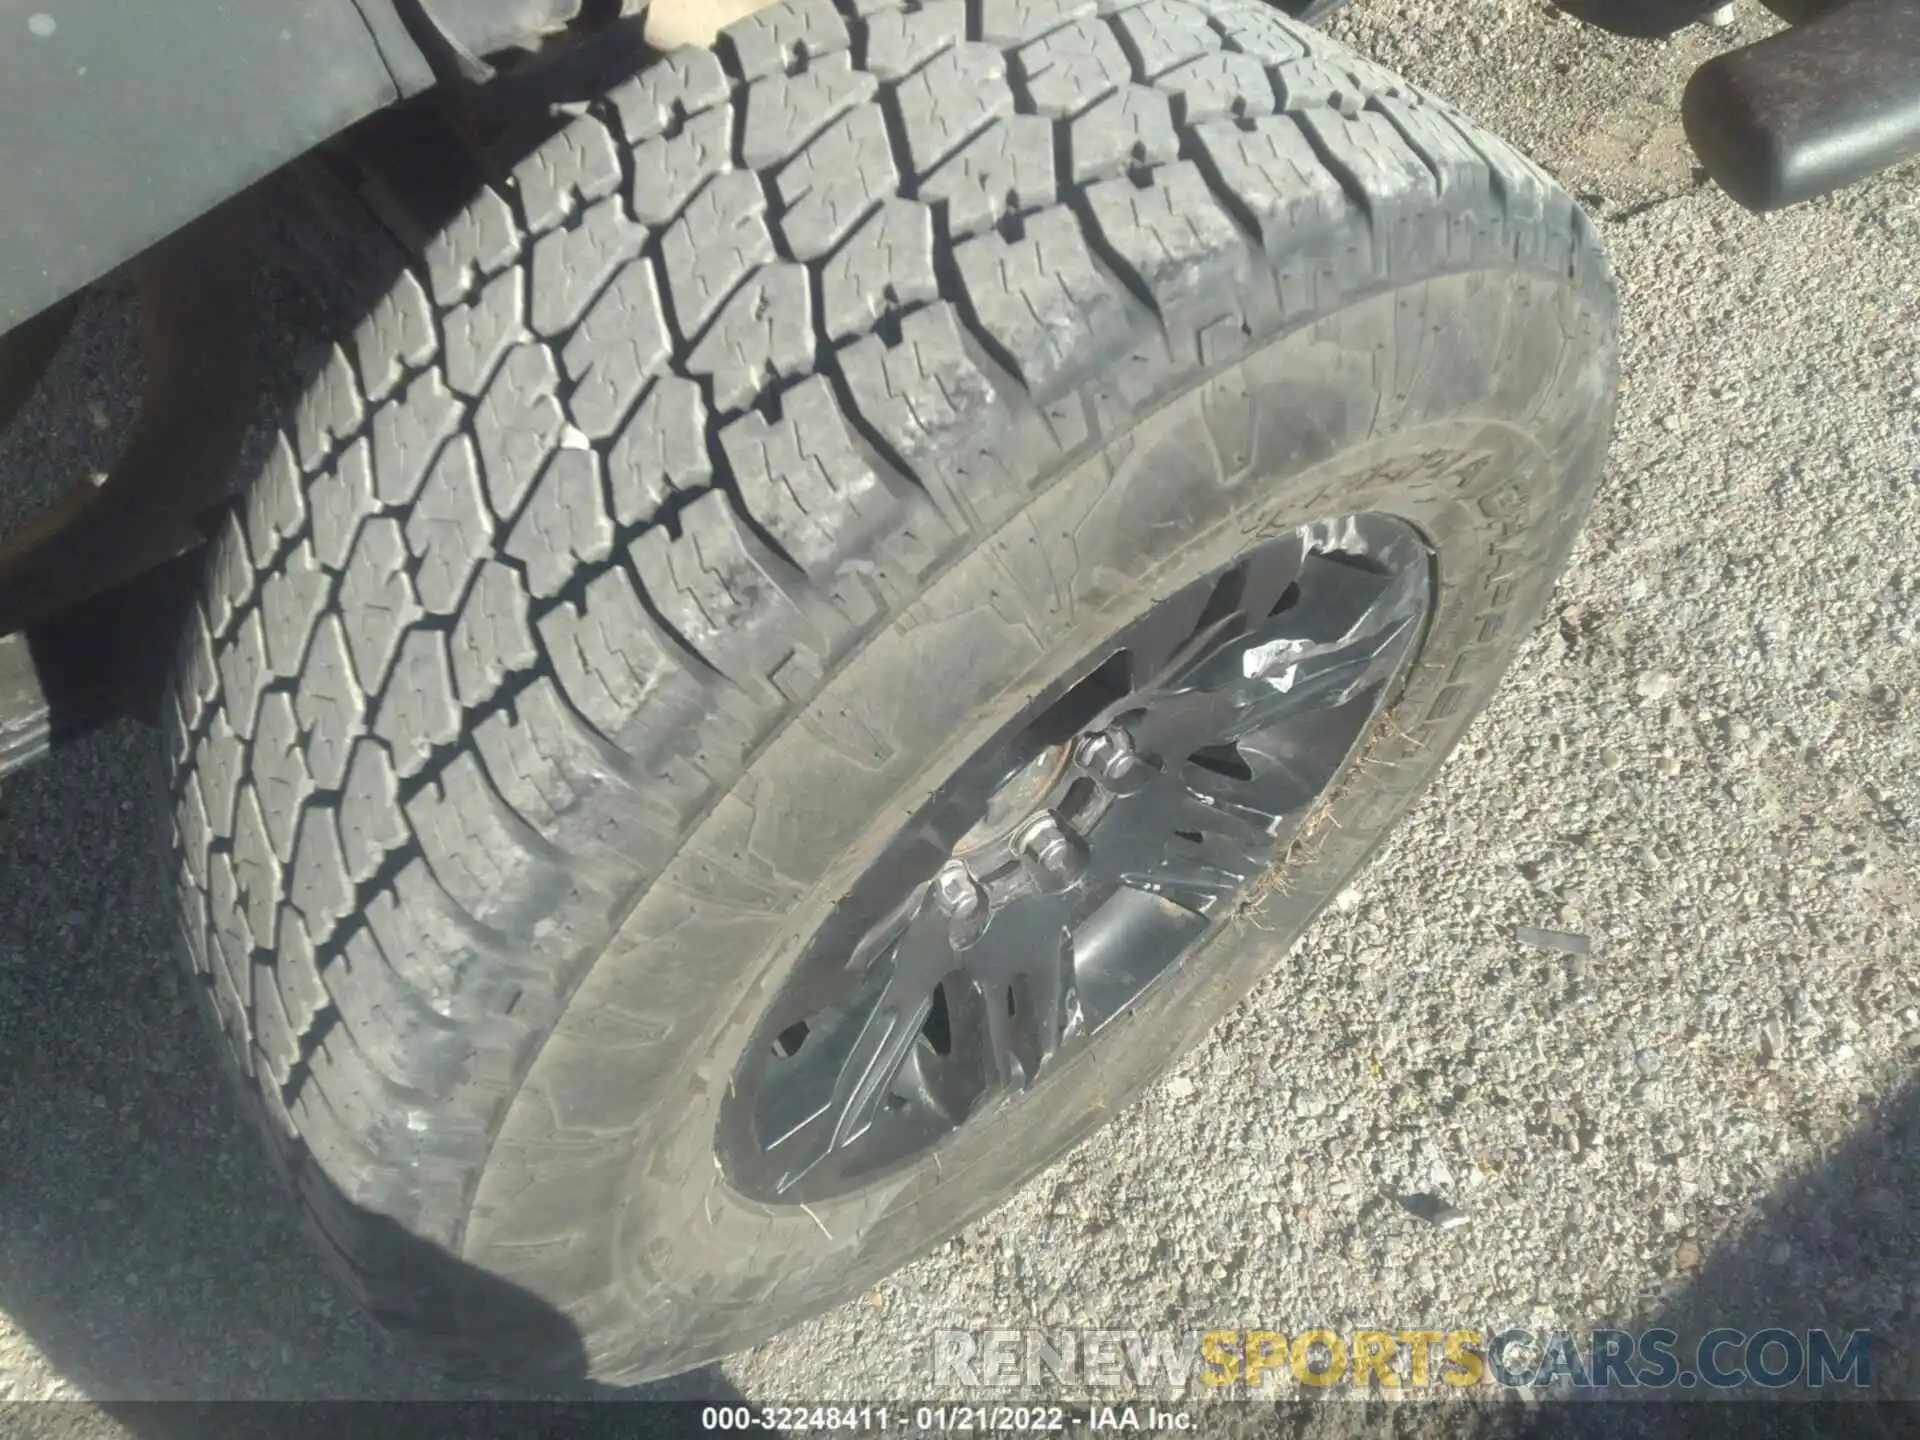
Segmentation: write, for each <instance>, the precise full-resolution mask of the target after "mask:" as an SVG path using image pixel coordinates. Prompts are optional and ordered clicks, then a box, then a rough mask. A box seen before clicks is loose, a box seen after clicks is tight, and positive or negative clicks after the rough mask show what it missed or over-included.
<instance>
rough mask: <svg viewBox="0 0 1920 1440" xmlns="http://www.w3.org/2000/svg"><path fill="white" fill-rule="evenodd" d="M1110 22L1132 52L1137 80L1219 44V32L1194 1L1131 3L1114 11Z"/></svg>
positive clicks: (1206, 51)
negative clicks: (1189, 3)
mask: <svg viewBox="0 0 1920 1440" xmlns="http://www.w3.org/2000/svg"><path fill="white" fill-rule="evenodd" d="M1109 23H1111V24H1112V26H1113V28H1114V29H1115V30H1116V31H1118V32H1119V34H1120V36H1121V37H1122V42H1123V43H1124V44H1125V45H1126V46H1127V47H1128V48H1129V49H1130V50H1131V51H1132V52H1133V55H1134V56H1135V72H1136V73H1135V77H1134V78H1136V79H1139V80H1151V79H1153V78H1154V77H1155V76H1156V75H1162V74H1165V73H1166V72H1167V71H1169V70H1171V69H1173V68H1174V67H1175V66H1178V65H1184V64H1186V63H1187V62H1188V61H1190V60H1197V59H1198V58H1199V57H1200V56H1202V55H1211V54H1213V53H1214V52H1215V51H1216V50H1218V49H1219V48H1220V43H1221V40H1220V34H1219V32H1218V31H1216V30H1215V29H1214V28H1213V27H1212V26H1211V25H1209V24H1208V23H1207V12H1206V11H1205V10H1203V9H1201V8H1200V7H1199V6H1197V5H1183V4H1178V3H1163V4H1157V5H1132V6H1129V7H1128V8H1126V9H1124V10H1121V11H1119V12H1117V13H1116V14H1115V15H1114V16H1113V17H1112V18H1111V21H1110V22H1109Z"/></svg>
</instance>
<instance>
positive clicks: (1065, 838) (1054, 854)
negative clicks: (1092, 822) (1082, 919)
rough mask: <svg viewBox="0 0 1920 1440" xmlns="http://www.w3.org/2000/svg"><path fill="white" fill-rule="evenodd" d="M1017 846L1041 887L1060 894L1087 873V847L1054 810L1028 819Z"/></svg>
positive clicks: (1017, 838)
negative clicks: (1061, 821) (1063, 823)
mask: <svg viewBox="0 0 1920 1440" xmlns="http://www.w3.org/2000/svg"><path fill="white" fill-rule="evenodd" d="M1014 849H1015V850H1017V851H1018V852H1019V854H1020V857H1021V858H1022V859H1023V860H1024V861H1025V862H1026V864H1027V869H1028V870H1029V871H1030V872H1031V873H1032V874H1033V877H1034V879H1035V880H1036V881H1037V882H1038V883H1039V885H1040V888H1041V889H1043V890H1047V891H1050V892H1052V893H1053V894H1056V895H1057V894H1059V893H1060V892H1061V891H1063V890H1071V889H1072V888H1073V887H1074V886H1075V885H1076V884H1078V883H1079V881H1080V877H1081V876H1082V875H1084V874H1086V873H1087V851H1086V847H1085V846H1084V845H1083V844H1081V842H1080V837H1079V836H1077V835H1075V834H1074V833H1073V832H1072V831H1071V830H1069V829H1067V828H1066V826H1064V825H1062V824H1061V823H1060V820H1059V817H1058V816H1056V815H1055V814H1054V813H1053V812H1052V811H1048V812H1047V813H1046V814H1044V815H1037V816H1035V817H1034V818H1033V820H1031V821H1030V822H1028V824H1027V826H1026V827H1025V828H1024V829H1023V830H1021V832H1020V833H1019V835H1017V836H1016V837H1015V838H1014Z"/></svg>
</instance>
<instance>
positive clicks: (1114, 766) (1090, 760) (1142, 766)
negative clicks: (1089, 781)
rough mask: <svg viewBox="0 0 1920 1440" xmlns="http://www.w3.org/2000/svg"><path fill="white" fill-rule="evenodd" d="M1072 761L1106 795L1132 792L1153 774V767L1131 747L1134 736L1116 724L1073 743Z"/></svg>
mask: <svg viewBox="0 0 1920 1440" xmlns="http://www.w3.org/2000/svg"><path fill="white" fill-rule="evenodd" d="M1073 763H1074V764H1075V765H1077V766H1079V767H1080V768H1081V769H1082V770H1084V771H1086V773H1087V774H1088V775H1090V776H1092V777H1093V781H1094V783H1095V784H1096V785H1098V786H1099V787H1100V788H1101V789H1102V790H1105V791H1106V792H1107V793H1108V794H1109V795H1131V794H1133V793H1134V792H1136V791H1138V790H1140V789H1141V788H1142V787H1144V786H1145V785H1146V783H1147V781H1148V780H1150V779H1152V778H1153V767H1152V766H1151V765H1149V764H1148V763H1147V762H1146V761H1145V760H1143V759H1141V758H1140V756H1139V754H1138V753H1137V752H1136V751H1135V750H1134V748H1133V737H1132V736H1131V735H1129V734H1127V732H1126V731H1125V730H1123V729H1121V728H1120V727H1119V726H1118V725H1114V726H1110V727H1109V728H1107V729H1105V730H1102V731H1101V732H1100V733H1099V734H1097V735H1082V736H1081V737H1080V738H1079V740H1077V741H1076V742H1075V743H1074V747H1073Z"/></svg>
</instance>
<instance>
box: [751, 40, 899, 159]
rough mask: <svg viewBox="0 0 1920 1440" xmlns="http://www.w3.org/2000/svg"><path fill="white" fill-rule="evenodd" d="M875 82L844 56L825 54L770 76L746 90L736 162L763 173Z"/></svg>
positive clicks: (858, 101) (868, 94) (861, 99)
mask: <svg viewBox="0 0 1920 1440" xmlns="http://www.w3.org/2000/svg"><path fill="white" fill-rule="evenodd" d="M878 88H879V82H878V81H877V80H875V79H874V77H873V75H872V74H871V73H869V72H868V71H865V70H856V69H854V68H853V58H852V57H851V56H849V55H829V56H827V57H826V59H824V60H822V61H821V62H820V63H819V64H817V65H813V66H810V67H808V68H807V69H805V70H803V71H801V72H800V73H799V74H798V75H775V76H769V77H767V78H766V79H764V80H757V81H755V82H754V83H753V84H752V85H750V86H748V87H747V93H746V97H745V104H746V120H745V125H744V128H743V131H742V134H741V138H740V159H741V161H742V162H743V163H744V164H746V165H748V166H750V167H751V168H753V169H755V170H765V169H767V168H769V167H771V166H773V165H777V164H778V163H780V162H781V161H783V160H786V159H788V158H789V157H791V156H792V155H794V154H795V153H796V152H797V151H799V150H800V149H801V147H803V146H804V145H806V144H807V142H808V141H810V140H812V139H813V137H814V136H816V135H818V134H819V133H820V132H821V131H822V130H824V129H825V128H826V127H827V126H828V125H829V124H831V123H832V122H833V121H834V120H835V119H837V118H838V117H839V116H841V115H844V114H846V112H847V111H849V110H851V109H852V108H853V107H854V106H856V105H859V104H862V103H863V102H865V101H867V100H869V99H871V98H872V97H873V94H874V92H875V91H876V90H877V89H878Z"/></svg>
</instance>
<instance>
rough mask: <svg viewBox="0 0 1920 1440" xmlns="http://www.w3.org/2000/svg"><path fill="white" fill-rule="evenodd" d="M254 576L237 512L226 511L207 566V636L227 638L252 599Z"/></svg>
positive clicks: (254, 571) (255, 577)
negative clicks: (209, 563)
mask: <svg viewBox="0 0 1920 1440" xmlns="http://www.w3.org/2000/svg"><path fill="white" fill-rule="evenodd" d="M257 575H258V572H257V571H256V570H255V569H254V565H253V556H252V555H251V554H249V553H248V551H247V537H246V531H245V529H244V528H243V526H242V525H241V523H240V515H239V513H238V512H236V511H229V512H228V514H227V516H226V518H225V519H224V520H222V521H221V522H220V536H219V539H218V541H217V542H216V544H215V546H214V552H213V562H212V564H211V565H209V566H208V568H207V584H206V633H207V635H208V637H209V638H210V639H213V640H224V639H226V638H227V634H228V632H229V631H231V630H232V629H233V622H234V621H235V620H237V619H238V618H239V616H240V612H241V611H242V610H243V609H245V608H246V606H247V604H248V602H249V601H251V600H252V599H253V590H254V586H255V584H256V583H257Z"/></svg>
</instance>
